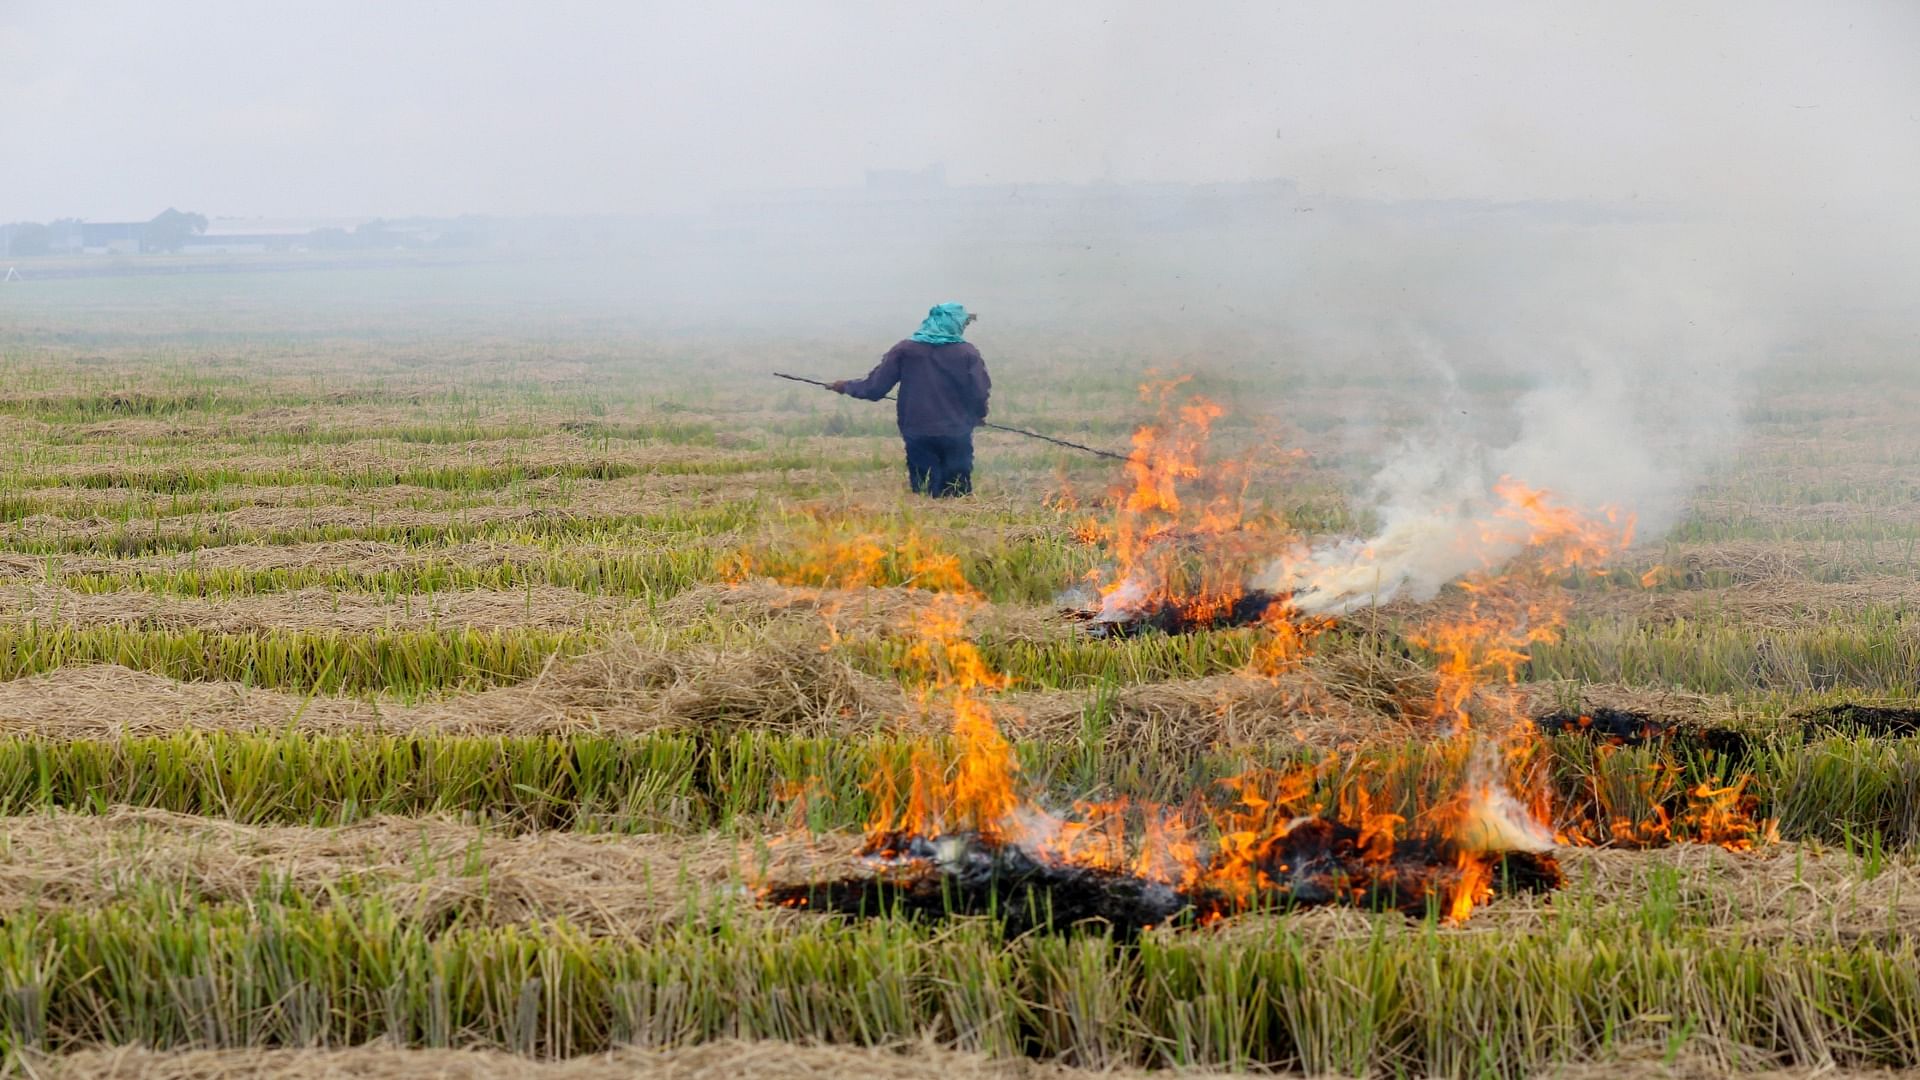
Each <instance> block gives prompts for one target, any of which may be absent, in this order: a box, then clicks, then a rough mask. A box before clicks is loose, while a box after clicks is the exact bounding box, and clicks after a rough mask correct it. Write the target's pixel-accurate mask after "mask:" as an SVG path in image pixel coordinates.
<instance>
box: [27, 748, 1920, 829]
mask: <svg viewBox="0 0 1920 1080" xmlns="http://www.w3.org/2000/svg"><path fill="white" fill-rule="evenodd" d="M929 745H931V746H932V747H934V748H935V749H936V751H937V752H939V751H938V748H939V747H940V746H941V743H940V742H939V741H938V740H936V741H934V742H932V743H931V744H929V743H928V742H927V741H926V740H917V739H912V738H906V737H884V736H883V737H870V738H839V737H805V736H785V735H771V734H764V733H757V732H734V733H726V732H723V731H718V730H695V731H687V732H661V733H655V734H650V735H606V734H596V735H585V734H583V735H572V736H522V737H506V736H465V735H439V736H430V735H388V734H371V733H370V734H363V735H353V736H314V735H304V734H297V733H291V734H274V733H258V734H228V733H220V732H213V733H192V732H184V733H179V734H175V735H172V736H166V737H149V736H138V737H128V738H122V739H118V740H112V741H97V740H91V739H79V740H64V739H55V738H46V737H28V736H6V737H0V812H5V813H21V812H26V811H29V810H36V809H41V808H65V809H77V810H85V811H91V812H96V813H104V812H107V811H108V810H109V809H111V808H112V807H115V806H123V805H124V806H135V807H151V808H157V809H164V810H169V811H173V812H176V813H187V814H202V815H207V816H212V817H218V818H222V819H227V820H232V821H237V822H242V823H249V824H303V825H324V824H346V823H352V822H358V821H364V820H367V819H369V818H374V817H379V816H382V815H389V814H402V815H421V814H448V815H455V816H458V817H461V818H465V819H471V820H474V821H484V822H490V823H492V824H493V825H494V826H495V827H497V828H501V829H508V830H516V831H525V830H535V829H573V830H581V831H588V832H597V831H615V832H658V831H664V832H681V833H684V832H690V831H691V832H699V831H705V830H709V829H716V828H718V829H725V830H736V829H737V830H742V831H745V832H748V833H764V832H766V831H768V830H769V829H775V830H778V829H780V828H783V827H786V826H799V825H804V826H806V827H807V828H809V829H811V830H815V831H821V830H837V829H848V828H857V827H859V826H861V825H863V824H864V823H865V822H867V821H868V820H869V818H870V817H872V815H873V811H874V798H875V796H874V794H873V792H874V778H875V777H876V776H878V775H881V774H887V775H891V776H895V777H900V778H902V779H904V778H905V777H906V776H907V775H908V769H909V763H910V762H911V761H912V759H913V755H914V751H915V748H916V747H919V748H927V747H929ZM1465 745H1466V744H1464V743H1460V742H1454V741H1449V742H1438V743H1436V742H1430V741H1423V742H1413V743H1406V744H1401V745H1399V746H1383V747H1378V748H1374V749H1370V750H1368V751H1365V752H1360V753H1355V754H1351V755H1347V756H1345V757H1344V758H1342V757H1341V756H1339V755H1328V754H1324V753H1317V752H1314V751H1309V750H1304V749H1287V748H1284V747H1267V748H1263V749H1254V750H1249V751H1242V752H1214V753H1204V754H1198V755H1192V756H1174V757H1170V756H1168V755H1167V754H1165V753H1164V752H1161V751H1160V750H1159V749H1158V748H1150V747H1136V748H1126V747H1117V748H1112V749H1101V748H1098V747H1090V746H1088V745H1085V744H1077V743H1065V744H1062V743H1041V742H1031V741H1022V742H1019V743H1017V744H1016V746H1015V752H1016V754H1017V757H1018V759H1019V761H1020V763H1021V766H1022V768H1021V772H1022V775H1023V776H1024V777H1025V778H1026V782H1027V783H1028V784H1029V785H1031V786H1032V787H1033V789H1034V791H1035V794H1036V796H1037V797H1038V798H1039V800H1040V801H1041V803H1042V804H1051V805H1053V806H1055V807H1057V808H1060V809H1061V810H1063V811H1064V810H1065V809H1066V808H1067V807H1069V806H1070V805H1071V804H1072V803H1074V802H1075V801H1076V800H1080V799H1087V798H1098V799H1111V798H1114V797H1125V798H1130V799H1135V800H1144V801H1148V802H1154V803H1161V804H1165V805H1167V806H1170V807H1173V808H1175V809H1181V810H1188V811H1195V814H1194V816H1196V817H1198V816H1200V815H1199V814H1198V813H1197V811H1198V809H1199V805H1200V803H1201V802H1202V801H1203V800H1211V801H1213V802H1215V803H1218V802H1220V801H1221V800H1223V799H1228V798H1229V793H1228V791H1227V789H1226V788H1223V787H1221V786H1220V785H1219V784H1218V783H1217V782H1218V781H1220V780H1222V779H1225V778H1227V777H1231V776H1237V775H1240V774H1242V773H1243V772H1245V771H1247V770H1248V769H1249V768H1251V767H1264V768H1270V769H1276V768H1302V769H1307V770H1309V771H1311V772H1312V773H1313V775H1312V776H1311V780H1310V786H1309V787H1308V788H1307V789H1306V791H1307V792H1308V794H1309V795H1311V796H1312V798H1311V799H1310V800H1309V802H1310V804H1311V805H1318V806H1322V807H1327V808H1332V807H1335V806H1337V805H1340V804H1341V802H1342V799H1343V798H1345V797H1351V796H1352V795H1353V794H1354V793H1355V791H1356V790H1358V791H1365V792H1370V793H1371V794H1370V796H1369V798H1370V802H1371V805H1373V806H1374V807H1376V808H1377V809H1379V810H1381V811H1383V812H1391V813H1398V814H1400V815H1402V816H1403V817H1405V818H1406V819H1408V820H1414V819H1416V818H1418V817H1420V816H1421V815H1423V814H1425V813H1427V812H1429V810H1430V808H1432V807H1436V806H1439V805H1441V804H1443V803H1444V802H1445V801H1446V800H1447V798H1448V797H1450V796H1451V794H1452V793H1454V792H1457V791H1460V790H1463V788H1464V787H1465V785H1466V783H1467V780H1468V771H1469V769H1470V768H1471V765H1470V761H1469V757H1468V755H1467V754H1466V753H1465V751H1464V747H1465ZM1541 752H1542V753H1544V754H1545V755H1546V758H1545V761H1546V763H1547V765H1548V767H1549V769H1550V771H1551V777H1552V779H1551V787H1552V789H1553V791H1554V793H1555V797H1554V804H1555V807H1556V811H1557V812H1558V813H1560V814H1563V815H1567V820H1568V821H1569V822H1570V823H1571V822H1577V821H1581V820H1586V819H1587V818H1588V817H1590V816H1591V817H1595V818H1597V820H1598V821H1599V822H1600V823H1601V825H1602V828H1603V829H1604V828H1606V827H1607V825H1608V823H1610V822H1618V823H1619V824H1620V825H1621V826H1623V827H1625V831H1626V832H1627V833H1629V834H1636V833H1639V832H1643V831H1644V830H1645V828H1646V827H1647V826H1649V825H1653V824H1656V823H1657V824H1659V825H1660V826H1661V827H1662V828H1665V826H1666V822H1667V821H1668V820H1669V819H1672V820H1673V822H1674V824H1673V829H1674V832H1675V835H1676V836H1679V837H1682V838H1684V837H1686V836H1688V835H1689V834H1688V832H1687V829H1688V828H1690V827H1691V826H1690V825H1689V824H1688V821H1689V816H1688V814H1687V813H1685V812H1684V811H1685V809H1686V808H1687V807H1688V806H1690V805H1692V804H1691V803H1690V801H1689V800H1690V798H1691V797H1690V796H1689V794H1688V793H1689V792H1690V791H1692V790H1693V789H1694V788H1696V787H1699V786H1700V785H1702V784H1703V783H1704V784H1707V785H1708V786H1709V787H1719V786H1721V785H1723V784H1725V783H1727V782H1728V780H1730V779H1732V777H1733V774H1734V773H1736V772H1738V773H1741V774H1747V775H1748V776H1749V779H1747V780H1746V781H1745V790H1746V791H1747V792H1749V793H1750V794H1752V795H1753V796H1754V797H1755V799H1756V804H1757V805H1756V806H1755V812H1756V813H1757V814H1758V815H1760V816H1762V817H1767V818H1774V819H1777V821H1778V828H1779V832H1780V834H1781V835H1782V836H1783V837H1786V838H1788V839H1807V840H1818V841H1821V842H1824V843H1831V844H1839V845H1846V846H1854V847H1862V848H1873V849H1877V850H1886V849H1894V848H1901V847H1907V846H1911V845H1913V844H1915V843H1920V742H1916V741H1914V740H1910V739H1896V740H1886V739H1874V738H1872V737H1868V736H1857V737H1845V736H1831V737H1826V738H1818V739H1812V740H1787V739H1776V740H1769V741H1767V742H1764V743H1758V744H1752V745H1748V746H1745V747H1743V748H1741V749H1740V751H1739V752H1738V754H1737V755H1735V754H1732V753H1728V752H1709V751H1704V750H1692V749H1689V750H1682V751H1675V750H1671V749H1667V750H1663V749H1661V748H1657V747H1643V748H1613V747H1600V748H1596V747H1594V746H1593V745H1592V744H1591V743H1590V742H1589V741H1588V740H1587V739H1586V738H1585V737H1582V736H1564V737H1554V738H1550V739H1548V740H1547V741H1546V743H1545V745H1544V747H1543V748H1542V750H1541ZM1329 812H1331V810H1329ZM1203 820H1204V819H1203Z"/></svg>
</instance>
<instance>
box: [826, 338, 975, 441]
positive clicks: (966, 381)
mask: <svg viewBox="0 0 1920 1080" xmlns="http://www.w3.org/2000/svg"><path fill="white" fill-rule="evenodd" d="M895 383H898V384H900V401H899V403H898V404H897V405H895V407H894V413H895V415H896V416H898V418H899V420H900V434H902V435H966V434H969V433H971V432H972V431H973V429H974V428H976V427H979V426H980V421H982V420H985V419H986V418H987V392H988V391H989V390H990V389H991V388H992V386H993V384H992V382H991V381H989V380H988V379H987V363H986V361H984V360H982V359H980V350H979V349H976V348H974V347H973V345H972V344H971V343H969V342H965V341H960V342H955V343H954V344H952V345H928V344H927V343H925V342H923V341H915V340H913V339H912V338H908V339H907V340H905V341H903V342H901V343H900V344H898V345H895V346H894V347H893V348H891V349H888V350H887V355H885V356H883V357H881V358H880V366H879V367H876V368H874V369H873V370H872V371H871V372H868V373H867V377H866V378H864V379H854V380H852V381H850V382H848V383H847V386H846V390H845V393H846V394H847V395H848V396H850V397H857V398H865V399H866V400H868V401H879V400H880V399H881V398H883V397H886V396H887V391H889V390H891V389H893V387H894V384H895Z"/></svg>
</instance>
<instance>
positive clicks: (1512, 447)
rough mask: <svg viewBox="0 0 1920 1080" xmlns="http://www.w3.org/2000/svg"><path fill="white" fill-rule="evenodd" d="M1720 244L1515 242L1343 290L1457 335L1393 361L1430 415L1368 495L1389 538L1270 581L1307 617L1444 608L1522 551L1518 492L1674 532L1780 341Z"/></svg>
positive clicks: (1331, 548)
mask: <svg viewBox="0 0 1920 1080" xmlns="http://www.w3.org/2000/svg"><path fill="white" fill-rule="evenodd" d="M1719 235H1720V234H1719V233H1718V232H1717V231H1710V230H1705V229H1675V230H1671V231H1669V232H1667V233H1665V234H1662V233H1661V232H1660V231H1659V230H1653V229H1644V228H1642V229H1634V230H1626V231H1623V232H1621V233H1620V234H1619V235H1618V236H1615V237H1612V238H1610V241H1609V243H1605V244H1601V243H1594V242H1592V241H1593V238H1592V237H1584V238H1573V239H1572V240H1569V238H1568V237H1566V236H1564V235H1561V236H1554V237H1551V238H1550V239H1551V240H1552V241H1553V242H1554V243H1556V244H1564V245H1565V246H1566V247H1567V248H1568V249H1569V252H1568V253H1560V254H1559V257H1556V253H1555V252H1554V251H1551V250H1547V249H1545V248H1543V247H1542V246H1540V240H1541V237H1540V236H1538V235H1533V236H1519V235H1517V234H1516V235H1515V236H1510V237H1508V238H1507V240H1508V241H1510V242H1509V243H1506V244H1504V245H1488V244H1486V242H1485V241H1484V240H1483V241H1482V244H1483V245H1486V246H1482V247H1480V248H1479V249H1478V250H1475V249H1474V248H1472V247H1471V246H1469V247H1466V248H1462V247H1461V246H1457V245H1456V246H1453V247H1451V248H1450V249H1449V251H1448V255H1447V262H1448V263H1449V264H1450V272H1438V270H1439V268H1437V267H1436V266H1435V264H1434V261H1433V260H1432V259H1431V258H1430V257H1422V254H1421V253H1420V252H1418V251H1415V252H1413V253H1412V254H1410V255H1409V256H1408V257H1407V259H1406V260H1405V265H1404V268H1403V272H1402V273H1399V274H1392V275H1387V276H1386V279H1385V280H1384V281H1383V280H1382V275H1381V273H1380V272H1379V270H1378V268H1377V267H1374V268H1370V269H1369V272H1368V274H1367V275H1366V276H1365V277H1364V279H1362V280H1360V281H1352V282H1343V283H1342V285H1341V287H1342V288H1345V289H1354V290H1357V289H1359V288H1360V287H1361V286H1362V285H1363V284H1366V285H1370V286H1371V287H1372V288H1373V289H1374V291H1375V293H1376V294H1377V295H1384V296H1390V297H1391V298H1392V301H1393V303H1394V305H1395V307H1396V314H1397V316H1398V317H1399V318H1400V319H1401V321H1402V322H1403V324H1404V323H1409V322H1411V323H1414V324H1419V323H1422V322H1425V323H1427V324H1430V325H1432V326H1435V327H1445V328H1446V329H1445V330H1444V331H1442V330H1433V331H1426V332H1423V333H1420V334H1417V335H1406V334H1405V332H1404V331H1403V332H1402V333H1403V338H1404V340H1402V341H1400V342H1398V343H1396V344H1394V345H1390V346H1385V348H1389V349H1393V350H1395V351H1396V352H1397V355H1401V356H1404V357H1406V360H1407V363H1406V366H1407V367H1409V368H1415V367H1421V368H1427V369H1429V370H1430V371H1431V372H1432V374H1433V376H1435V377H1434V378H1432V379H1431V381H1432V382H1433V383H1434V384H1436V389H1435V391H1434V393H1433V394H1432V395H1431V402H1432V408H1431V411H1430V413H1429V415H1428V416H1427V418H1426V420H1425V422H1424V423H1423V424H1422V425H1421V426H1420V427H1418V428H1417V429H1416V431H1415V432H1414V433H1413V434H1410V435H1407V436H1405V437H1403V438H1402V439H1401V440H1400V441H1399V442H1398V443H1397V445H1395V446H1394V447H1393V448H1392V449H1391V450H1389V452H1388V453H1387V454H1386V456H1385V459H1384V463H1383V464H1382V465H1381V466H1380V468H1379V469H1378V470H1377V471H1376V472H1375V473H1374V474H1373V476H1372V477H1371V479H1370V480H1369V481H1368V482H1367V483H1366V484H1365V485H1364V486H1363V487H1362V489H1361V490H1360V491H1359V492H1358V493H1357V502H1358V503H1359V504H1360V505H1361V506H1362V507H1364V508H1365V509H1366V510H1368V511H1370V512H1371V514H1372V515H1373V516H1374V517H1375V518H1376V519H1377V520H1378V522H1379V528H1378V529H1377V531H1376V532H1375V533H1374V534H1373V535H1371V536H1368V537H1365V538H1338V539H1333V540H1330V541H1327V542H1324V543H1321V544H1318V545H1315V546H1312V547H1309V548H1305V549H1302V550H1295V551H1291V552H1287V553H1283V554H1282V555H1281V557H1279V558H1277V559H1276V560H1275V561H1274V562H1273V563H1272V564H1271V565H1270V566H1269V567H1268V568H1267V570H1266V571H1265V572H1264V573H1263V574H1262V575H1261V576H1260V577H1259V579H1258V580H1257V581H1256V584H1257V585H1259V586H1260V587H1262V588H1266V589H1271V590H1275V591H1291V592H1293V593H1295V595H1296V603H1297V604H1298V605H1299V606H1300V607H1301V608H1302V609H1303V610H1305V611H1307V612H1310V613H1325V614H1340V613H1345V612H1350V611H1352V610H1355V609H1357V608H1361V607H1365V606H1368V605H1370V604H1375V603H1383V602H1386V601H1388V600H1391V599H1394V598H1396V597H1402V596H1405V597H1410V598H1412V599H1415V600H1425V599H1430V598H1431V597H1432V596H1433V595H1434V594H1435V593H1437V592H1438V591H1439V590H1440V589H1441V588H1442V587H1443V586H1444V585H1446V584H1447V583H1448V582H1450V581H1453V580H1455V579H1457V578H1459V577H1461V576H1463V575H1465V574H1468V573H1471V572H1473V571H1476V570H1481V569H1485V568H1490V567H1495V566H1498V565H1500V564H1502V563H1504V562H1506V561H1507V560H1509V559H1511V558H1512V557H1513V556H1514V555H1516V554H1518V553H1519V551H1520V549H1521V547H1522V546H1523V544H1524V542H1525V534H1524V531H1523V530H1517V529H1514V528H1511V527H1506V528H1501V527H1490V526H1494V525H1496V524H1497V522H1498V520H1499V519H1498V517H1497V514H1498V512H1499V511H1500V509H1501V507H1502V506H1503V500H1502V499H1501V497H1500V496H1499V495H1498V493H1497V492H1496V485H1497V484H1499V483H1500V481H1501V480H1502V479H1503V478H1511V479H1512V480H1513V481H1516V482H1518V483H1520V484H1522V485H1525V486H1526V487H1528V488H1533V489H1544V490H1545V491H1546V492H1547V493H1548V497H1549V499H1550V501H1551V502H1552V503H1553V505H1555V506H1559V507H1566V508H1570V509H1574V510H1577V511H1580V512H1583V513H1585V514H1589V515H1598V514H1600V513H1603V512H1611V513H1613V514H1616V515H1619V516H1621V517H1623V518H1624V517H1626V516H1631V517H1633V518H1634V519H1635V520H1636V522H1637V529H1636V535H1637V536H1638V537H1640V538H1643V539H1644V538H1657V537H1658V536H1659V535H1661V534H1662V533H1664V532H1665V531H1666V530H1667V529H1668V528H1670V527H1671V526H1672V525H1673V524H1674V523H1675V522H1676V521H1677V520H1678V519H1679V517H1680V515H1681V514H1682V513H1683V512H1684V510H1685V508H1686V503H1687V498H1688V496H1689V495H1690V494H1691V492H1692V491H1693V490H1694V488H1695V486H1696V485H1697V484H1698V482H1699V481H1700V479H1701V477H1702V476H1703V474H1704V471H1705V470H1706V469H1707V467H1708V466H1710V465H1711V464H1712V463H1713V462H1714V461H1716V460H1718V459H1719V458H1720V457H1721V456H1722V455H1724V454H1725V453H1727V452H1729V451H1730V450H1731V449H1732V447H1733V445H1734V444H1735V441H1736V440H1735V436H1736V435H1737V428H1738V424H1737V419H1738V416H1739V401H1740V396H1741V391H1742V389H1743V385H1742V384H1743V374H1744V373H1745V372H1746V371H1749V370H1751V369H1752V367H1753V365H1755V364H1756V363H1757V362H1758V361H1760V360H1761V359H1763V358H1764V357H1765V356H1766V354H1767V351H1768V350H1769V349H1770V348H1772V347H1773V346H1774V345H1775V343H1776V341H1777V335H1776V334H1775V333H1773V332H1771V328H1772V327H1774V326H1775V325H1777V323H1776V320H1775V319H1773V318H1772V317H1771V314H1770V313H1769V312H1768V310H1767V305H1766V304H1765V303H1763V302H1762V301H1761V300H1760V297H1762V296H1766V295H1768V292H1769V290H1767V289H1765V288H1763V287H1762V283H1760V282H1758V281H1756V280H1753V279H1752V278H1751V277H1749V278H1748V279H1747V280H1744V281H1742V280H1741V278H1740V276H1739V275H1737V274H1731V273H1729V272H1728V270H1727V268H1726V267H1725V266H1724V265H1722V263H1721V261H1720V260H1716V259H1712V258H1708V257H1707V255H1708V254H1709V253H1710V252H1711V251H1713V250H1714V239H1713V238H1714V237H1716V236H1719ZM1529 245H1531V246H1529ZM1492 246H1499V247H1500V254H1501V255H1504V256H1506V257H1507V258H1506V260H1505V261H1504V263H1503V262H1502V261H1501V260H1500V259H1498V258H1496V257H1495V256H1494V254H1493V253H1492V252H1491V251H1489V250H1488V248H1489V247H1492ZM1570 256H1571V257H1570ZM1710 268H1713V269H1710ZM1336 273H1337V270H1336ZM1735 282H1739V284H1738V285H1737V286H1736V284H1735ZM1389 285H1390V287H1388V286H1389ZM1330 288H1331V287H1330ZM1468 370H1471V371H1473V372H1476V373H1479V374H1481V375H1485V374H1486V373H1487V372H1488V371H1493V372H1496V373H1498V374H1499V375H1501V376H1502V377H1505V378H1510V379H1516V380H1519V381H1522V382H1524V384H1526V386H1527V389H1525V390H1523V391H1521V392H1519V393H1518V394H1517V396H1514V397H1512V398H1511V400H1508V401H1505V402H1501V401H1499V400H1498V399H1497V398H1492V397H1490V396H1488V395H1482V396H1480V397H1478V398H1476V397H1474V396H1472V395H1471V394H1469V393H1468V392H1467V391H1465V390H1463V389H1462V387H1463V385H1465V384H1466V383H1467V382H1468V379H1467V378H1466V377H1465V375H1464V374H1463V372H1465V371H1468ZM1489 413H1491V414H1492V415H1488V414H1489Z"/></svg>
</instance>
